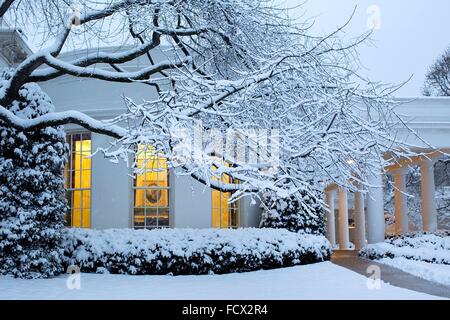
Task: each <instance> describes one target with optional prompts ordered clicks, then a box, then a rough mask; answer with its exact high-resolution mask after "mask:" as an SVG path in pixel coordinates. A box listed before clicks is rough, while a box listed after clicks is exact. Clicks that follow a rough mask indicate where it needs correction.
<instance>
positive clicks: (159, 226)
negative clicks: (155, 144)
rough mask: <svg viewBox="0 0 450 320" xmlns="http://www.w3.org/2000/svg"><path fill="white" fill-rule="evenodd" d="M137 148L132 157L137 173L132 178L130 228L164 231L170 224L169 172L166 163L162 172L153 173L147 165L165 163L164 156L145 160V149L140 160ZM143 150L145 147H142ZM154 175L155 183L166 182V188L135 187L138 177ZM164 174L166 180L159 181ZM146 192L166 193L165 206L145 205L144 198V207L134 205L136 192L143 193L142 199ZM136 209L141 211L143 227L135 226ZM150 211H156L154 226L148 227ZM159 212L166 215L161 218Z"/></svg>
mask: <svg viewBox="0 0 450 320" xmlns="http://www.w3.org/2000/svg"><path fill="white" fill-rule="evenodd" d="M149 147H151V145H149ZM139 148H141V147H139ZM139 148H137V151H136V153H135V155H134V157H135V161H136V166H137V168H136V169H137V172H135V173H134V177H133V182H132V183H133V185H132V193H133V194H132V197H133V198H132V199H133V201H132V208H131V212H132V217H131V219H132V220H131V221H132V227H133V229H138V230H141V229H142V230H145V229H147V230H152V229H164V228H170V222H171V215H170V208H171V205H170V193H171V183H170V176H171V174H170V170H169V168H168V166H167V162H166V166H165V168H163V170H161V171H153V169H151V168H149V166H148V163H151V162H152V161H156V162H158V163H160V161H162V160H163V161H167V160H166V158H165V157H164V155H162V154H156V155H152V156H151V158H147V157H146V153H147V151H146V150H147V149H144V151H143V153H144V158H142V159H141V157H140V151H139ZM142 148H145V147H142ZM140 160H142V161H143V163H144V165H145V167H144V168H143V170H142V172H141V173H140V172H139V170H140V167H139V161H140ZM151 172H153V173H155V174H156V177H157V180H156V181H166V182H167V185H166V186H160V185H156V186H137V183H138V177H139V176H140V175H144V177H145V176H146V175H147V174H148V173H151ZM164 172H165V174H166V179H165V180H164V179H160V177H159V176H160V175H161V174H164ZM147 190H152V191H165V192H166V198H167V206H161V205H155V206H148V205H146V203H147V200H146V199H145V198H144V205H143V206H140V207H138V206H137V204H136V199H137V194H138V193H137V192H138V191H141V192H143V194H144V195H143V197H145V193H146V191H147ZM157 201H158V202H159V195H158V200H157ZM137 209H141V210H143V217H144V219H143V225H138V224H136V211H137ZM151 210H156V218H155V220H156V224H155V225H148V224H147V218H148V217H147V215H148V213H149V212H150V213H149V214H151ZM160 211H163V212H164V211H165V212H166V214H163V215H162V216H161V215H160ZM165 215H167V223H166V224H161V220H164V219H165V218H164V217H163V216H165Z"/></svg>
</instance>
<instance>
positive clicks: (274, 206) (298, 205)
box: [260, 193, 326, 235]
mask: <svg viewBox="0 0 450 320" xmlns="http://www.w3.org/2000/svg"><path fill="white" fill-rule="evenodd" d="M297 197H302V199H303V200H302V201H299V200H298V198H297ZM261 207H262V208H263V213H262V217H261V223H260V227H261V228H277V229H287V230H289V231H292V232H304V233H308V234H317V235H325V232H326V230H325V220H324V213H323V208H322V206H321V205H320V203H319V201H318V199H316V198H313V197H311V196H310V195H309V194H306V193H305V194H297V195H295V196H290V197H289V198H285V199H283V198H280V197H279V196H276V195H275V194H272V193H265V194H264V195H263V201H262V203H261Z"/></svg>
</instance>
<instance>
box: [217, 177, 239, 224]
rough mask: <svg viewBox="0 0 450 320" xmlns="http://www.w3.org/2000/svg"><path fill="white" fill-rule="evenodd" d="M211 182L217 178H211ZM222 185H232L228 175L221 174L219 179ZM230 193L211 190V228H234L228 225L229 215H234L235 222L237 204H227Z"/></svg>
mask: <svg viewBox="0 0 450 320" xmlns="http://www.w3.org/2000/svg"><path fill="white" fill-rule="evenodd" d="M213 180H218V178H216V177H213ZM221 182H223V183H233V181H232V179H231V177H230V176H229V175H226V174H223V175H222V177H221ZM230 197H231V193H230V192H221V191H219V190H214V189H213V190H212V227H213V228H229V227H236V226H237V225H236V226H233V225H230V218H231V217H230V214H232V215H236V217H233V218H234V219H233V220H237V215H238V208H237V203H232V204H229V203H228V201H229V200H230Z"/></svg>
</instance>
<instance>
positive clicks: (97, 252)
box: [64, 228, 331, 275]
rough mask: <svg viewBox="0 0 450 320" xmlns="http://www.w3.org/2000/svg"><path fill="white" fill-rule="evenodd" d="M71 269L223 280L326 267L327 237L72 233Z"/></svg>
mask: <svg viewBox="0 0 450 320" xmlns="http://www.w3.org/2000/svg"><path fill="white" fill-rule="evenodd" d="M64 247H65V260H66V265H67V266H69V265H75V266H78V267H80V268H81V271H82V272H109V273H115V274H139V275H142V274H173V275H187V274H211V273H216V274H222V273H231V272H245V271H253V270H259V269H272V268H279V267H288V266H294V265H301V264H309V263H315V262H320V261H325V260H328V259H329V258H330V254H331V247H330V244H329V242H328V240H326V238H325V237H323V236H316V235H307V234H301V233H293V232H289V231H287V230H276V229H256V228H249V229H237V230H231V229H230V230H226V229H225V230H218V229H202V230H196V229H159V230H151V231H150V230H132V229H110V230H101V231H98V230H83V229H67V233H66V240H65V244H64Z"/></svg>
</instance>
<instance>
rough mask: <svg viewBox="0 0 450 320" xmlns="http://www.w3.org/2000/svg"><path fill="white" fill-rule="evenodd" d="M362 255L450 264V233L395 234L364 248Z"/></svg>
mask: <svg viewBox="0 0 450 320" xmlns="http://www.w3.org/2000/svg"><path fill="white" fill-rule="evenodd" d="M360 255H361V256H363V257H366V258H369V259H372V260H379V259H383V258H398V257H403V258H406V259H410V260H417V261H424V262H430V263H440V264H450V234H449V233H448V232H443V233H436V234H432V233H416V234H405V235H402V236H394V237H390V238H389V239H387V240H386V241H385V242H381V243H376V244H371V245H368V246H366V247H365V248H363V249H362V250H361V252H360Z"/></svg>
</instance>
